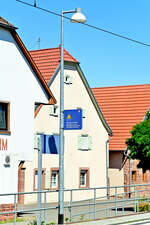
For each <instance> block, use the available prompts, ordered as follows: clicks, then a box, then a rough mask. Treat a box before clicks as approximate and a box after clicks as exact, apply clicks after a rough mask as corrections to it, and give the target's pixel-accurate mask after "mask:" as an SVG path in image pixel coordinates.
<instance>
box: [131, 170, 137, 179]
mask: <svg viewBox="0 0 150 225" xmlns="http://www.w3.org/2000/svg"><path fill="white" fill-rule="evenodd" d="M136 176H137V171H136V170H132V171H131V180H132V181H133V182H135V181H136Z"/></svg>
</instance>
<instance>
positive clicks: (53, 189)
mask: <svg viewBox="0 0 150 225" xmlns="http://www.w3.org/2000/svg"><path fill="white" fill-rule="evenodd" d="M50 190H51V191H59V188H58V187H56V188H53V187H51V188H50Z"/></svg>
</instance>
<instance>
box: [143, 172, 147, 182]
mask: <svg viewBox="0 0 150 225" xmlns="http://www.w3.org/2000/svg"><path fill="white" fill-rule="evenodd" d="M143 181H146V172H143Z"/></svg>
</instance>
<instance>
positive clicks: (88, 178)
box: [79, 167, 90, 188]
mask: <svg viewBox="0 0 150 225" xmlns="http://www.w3.org/2000/svg"><path fill="white" fill-rule="evenodd" d="M81 171H86V184H85V185H81V177H80V175H81ZM89 187H90V169H89V168H88V167H81V168H79V188H89Z"/></svg>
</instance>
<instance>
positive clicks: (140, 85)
mask: <svg viewBox="0 0 150 225" xmlns="http://www.w3.org/2000/svg"><path fill="white" fill-rule="evenodd" d="M143 86H150V84H129V85H120V86H119V85H118V86H107V87H92V89H99V88H100V89H104V88H105V89H106V88H122V87H143Z"/></svg>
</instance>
